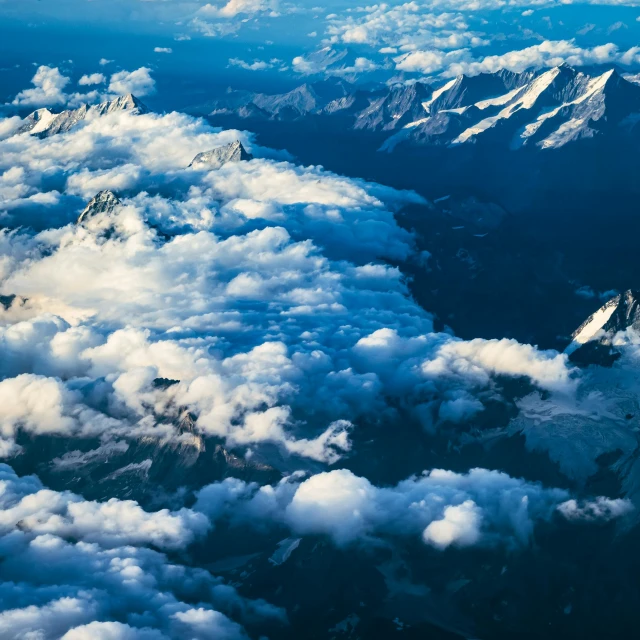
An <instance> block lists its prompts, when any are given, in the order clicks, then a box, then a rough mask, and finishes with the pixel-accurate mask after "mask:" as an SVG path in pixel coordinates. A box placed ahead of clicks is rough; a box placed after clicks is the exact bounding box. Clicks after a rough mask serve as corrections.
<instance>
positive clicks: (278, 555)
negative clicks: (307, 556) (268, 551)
mask: <svg viewBox="0 0 640 640" xmlns="http://www.w3.org/2000/svg"><path fill="white" fill-rule="evenodd" d="M301 541H302V538H285V539H284V540H280V542H278V548H277V549H276V550H275V551H274V552H273V554H272V555H271V557H270V558H269V562H270V563H271V564H273V565H276V566H278V565H281V564H284V563H285V562H286V561H287V560H288V559H289V558H290V557H291V554H292V553H293V552H294V551H295V550H296V549H297V548H298V547H299V546H300V542H301Z"/></svg>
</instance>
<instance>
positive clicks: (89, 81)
mask: <svg viewBox="0 0 640 640" xmlns="http://www.w3.org/2000/svg"><path fill="white" fill-rule="evenodd" d="M106 81H107V79H106V77H105V76H104V74H103V73H90V74H88V75H84V76H82V78H80V80H78V84H79V85H80V86H91V85H95V84H104V83H105V82H106Z"/></svg>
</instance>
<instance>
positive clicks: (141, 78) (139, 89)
mask: <svg viewBox="0 0 640 640" xmlns="http://www.w3.org/2000/svg"><path fill="white" fill-rule="evenodd" d="M150 71H151V70H150V69H148V68H147V67H140V68H139V69H136V70H135V71H118V72H117V73H114V74H113V75H112V76H111V80H110V81H109V91H110V92H111V93H114V94H117V95H125V94H128V93H132V94H133V95H135V96H137V97H139V98H142V97H144V96H148V95H151V94H153V93H155V90H156V88H155V87H156V82H155V80H154V79H153V78H152V77H151V73H150Z"/></svg>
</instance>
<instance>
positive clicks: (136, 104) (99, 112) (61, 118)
mask: <svg viewBox="0 0 640 640" xmlns="http://www.w3.org/2000/svg"><path fill="white" fill-rule="evenodd" d="M122 111H126V112H128V113H131V114H132V115H141V114H143V113H148V111H149V110H148V109H147V107H145V105H144V104H142V102H140V100H138V98H136V97H135V96H134V95H132V94H130V93H129V94H127V95H125V96H119V97H118V98H114V99H113V100H107V101H106V102H101V103H100V104H95V105H88V104H83V105H82V106H80V107H78V108H77V109H67V110H65V111H62V112H61V113H58V114H54V113H52V112H51V111H49V110H48V109H38V110H37V111H34V112H33V113H32V114H30V115H29V116H27V117H26V118H25V119H24V124H23V125H22V127H21V128H20V130H19V132H20V133H30V134H31V135H35V136H38V137H39V138H48V137H49V136H53V135H55V134H57V133H64V132H65V131H69V130H70V129H71V128H72V127H73V126H75V125H76V124H78V122H82V121H83V120H86V119H87V118H91V117H95V116H104V115H107V114H109V113H116V112H122Z"/></svg>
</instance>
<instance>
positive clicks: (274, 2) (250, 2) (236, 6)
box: [198, 0, 278, 18]
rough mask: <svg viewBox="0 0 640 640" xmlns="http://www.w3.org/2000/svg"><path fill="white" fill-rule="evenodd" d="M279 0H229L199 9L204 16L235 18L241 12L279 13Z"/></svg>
mask: <svg viewBox="0 0 640 640" xmlns="http://www.w3.org/2000/svg"><path fill="white" fill-rule="evenodd" d="M277 9H278V0H228V2H226V3H225V4H222V5H213V4H210V3H208V4H206V5H204V6H203V7H201V8H200V9H199V10H198V14H199V15H202V16H204V17H219V18H234V17H235V16H237V15H239V14H249V15H251V14H254V13H262V12H267V11H268V12H270V13H271V14H273V15H275V14H277Z"/></svg>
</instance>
